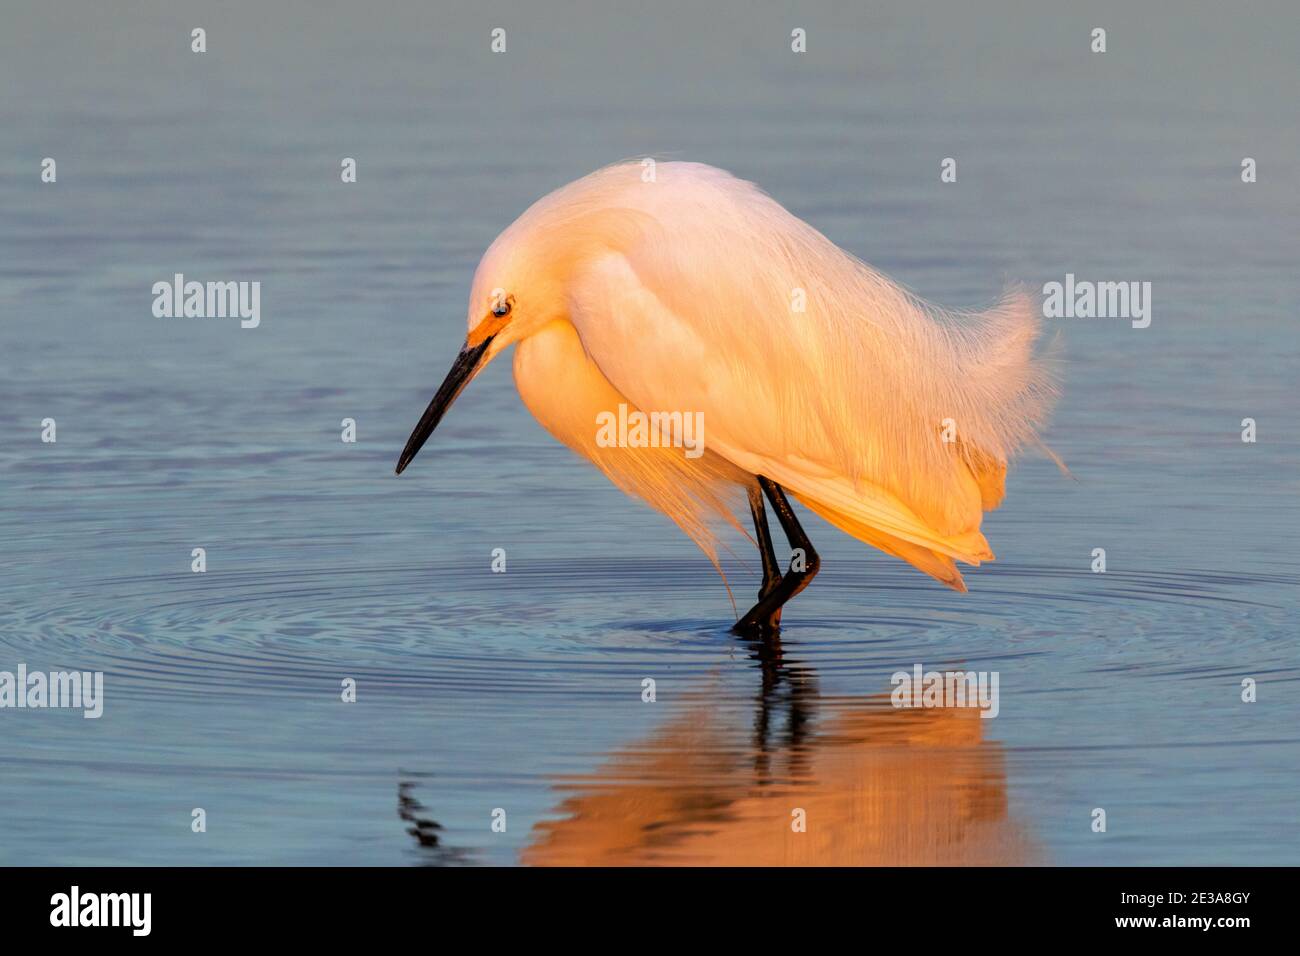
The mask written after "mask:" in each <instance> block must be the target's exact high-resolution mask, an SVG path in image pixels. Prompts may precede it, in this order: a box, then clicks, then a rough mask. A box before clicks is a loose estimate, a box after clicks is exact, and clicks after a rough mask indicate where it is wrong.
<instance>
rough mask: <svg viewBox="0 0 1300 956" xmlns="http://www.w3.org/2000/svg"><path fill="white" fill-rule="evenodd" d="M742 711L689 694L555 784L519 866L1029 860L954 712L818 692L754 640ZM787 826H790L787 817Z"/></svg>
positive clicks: (966, 713) (976, 733) (969, 725)
mask: <svg viewBox="0 0 1300 956" xmlns="http://www.w3.org/2000/svg"><path fill="white" fill-rule="evenodd" d="M750 651H751V655H750V656H751V658H752V659H753V660H755V661H756V662H757V664H758V669H759V671H760V673H761V690H760V692H759V694H758V695H757V699H756V702H755V705H754V707H753V710H752V717H751V713H750V709H749V708H748V707H741V708H738V707H736V706H735V703H734V702H732V703H731V704H729V703H728V702H727V701H726V699H725V698H720V697H719V696H717V695H712V696H711V695H709V694H708V692H707V691H702V692H701V693H699V694H698V695H696V697H695V698H694V699H692V700H691V701H690V702H689V703H688V704H687V705H686V706H685V707H684V709H683V710H682V711H681V712H680V713H678V714H677V715H676V716H675V717H674V718H672V719H671V720H670V721H669V722H668V723H667V724H666V725H665V726H663V727H662V728H661V729H660V730H658V731H657V732H656V733H654V734H653V735H652V736H651V737H650V738H649V739H647V740H646V741H644V742H643V743H641V744H639V745H635V746H633V747H630V748H628V749H626V750H623V751H620V752H617V753H615V754H614V755H612V756H611V758H610V759H609V760H608V762H607V763H606V764H605V765H604V766H602V767H601V768H599V769H598V770H597V771H596V772H595V773H594V774H592V775H590V776H584V777H578V778H566V779H565V781H564V782H563V783H562V784H561V785H560V786H559V789H560V790H561V791H562V792H565V793H566V794H567V795H566V797H565V798H564V799H563V801H562V802H561V803H560V804H559V806H558V807H557V808H556V814H557V815H558V816H559V819H556V820H552V821H547V822H543V823H540V824H538V825H537V827H536V828H535V829H534V831H533V834H532V840H531V844H530V846H529V847H528V848H527V849H526V850H525V851H524V854H523V858H522V859H523V862H524V863H527V864H534V865H571V866H583V865H600V866H610V865H655V864H669V865H682V864H703V865H740V866H771V865H914V864H918V865H997V864H1024V863H1029V862H1033V861H1034V859H1035V854H1034V851H1033V848H1032V846H1031V845H1030V842H1029V840H1028V838H1027V837H1026V835H1025V833H1024V832H1023V830H1022V828H1021V827H1020V826H1018V825H1017V824H1016V823H1015V822H1014V821H1013V820H1012V819H1010V817H1009V815H1008V808H1007V797H1006V775H1005V769H1004V761H1003V756H1002V752H1001V749H1000V747H999V746H998V745H997V744H996V743H992V742H989V741H987V740H985V739H984V736H983V735H984V731H985V726H984V725H985V724H986V723H988V721H985V720H981V719H980V717H979V714H978V712H977V711H975V710H973V709H967V708H959V709H929V710H897V709H894V708H893V707H891V706H890V703H889V698H888V696H887V695H886V694H883V693H882V694H880V695H878V696H875V697H858V698H824V697H821V696H820V695H819V692H818V688H817V681H816V677H815V675H814V673H813V672H812V670H811V669H810V668H807V667H805V666H802V665H800V664H798V663H796V662H793V661H789V660H787V659H786V658H785V655H784V652H783V650H782V648H781V646H780V644H779V643H777V642H774V641H772V642H767V643H761V644H754V645H752V646H751V647H750ZM801 823H803V826H802V827H801V825H800V824H801Z"/></svg>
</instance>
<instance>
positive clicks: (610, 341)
mask: <svg viewBox="0 0 1300 956" xmlns="http://www.w3.org/2000/svg"><path fill="white" fill-rule="evenodd" d="M468 326H469V332H468V335H467V336H466V339H465V343H464V345H463V347H462V348H461V350H460V354H459V355H458V356H457V357H456V360H455V362H454V364H453V365H452V368H451V371H450V372H449V373H448V374H447V377H446V380H445V381H444V382H443V383H442V386H441V387H440V388H439V389H438V391H437V394H436V395H434V397H433V400H432V401H431V402H430V403H429V407H428V408H427V409H426V410H425V412H424V415H423V416H421V418H420V421H419V423H418V424H417V425H416V426H415V430H414V431H413V432H412V433H411V437H410V439H409V440H408V441H407V443H406V447H405V449H404V450H403V451H402V455H401V458H400V459H399V460H398V462H397V473H398V474H401V473H402V471H403V469H405V468H406V466H407V465H408V464H409V463H410V462H411V459H412V458H414V457H415V455H416V453H417V452H419V450H420V448H421V447H422V446H423V445H424V443H425V441H426V440H427V439H428V438H429V435H430V434H432V432H433V430H434V428H435V427H437V425H438V422H439V421H441V419H442V417H443V415H444V414H445V413H446V411H447V409H448V407H449V406H450V405H451V403H452V402H453V401H455V399H456V397H457V396H458V395H459V394H460V393H461V391H462V390H463V389H464V388H465V386H466V385H468V384H469V382H470V380H471V379H472V378H473V377H474V376H475V375H476V374H477V373H478V372H479V371H480V370H481V369H482V368H483V367H484V366H486V365H487V364H488V363H489V362H490V361H492V359H493V358H495V357H496V356H497V355H499V354H500V353H501V352H502V351H504V350H505V349H506V348H507V347H508V346H510V345H514V344H516V343H517V344H518V348H517V349H516V350H515V356H514V375H515V384H516V386H517V388H518V390H519V394H520V397H521V398H522V399H523V402H524V404H525V405H526V406H527V408H528V410H529V411H530V412H531V413H532V414H533V416H534V417H535V418H536V419H537V420H538V421H539V422H540V423H541V424H542V426H543V427H544V428H546V430H547V431H549V432H550V433H551V434H552V435H553V436H554V437H555V438H556V439H558V440H559V441H561V442H563V443H564V444H566V445H568V446H569V447H570V448H572V449H573V450H574V451H576V452H577V453H578V454H580V455H582V456H584V457H586V458H589V459H590V460H591V461H592V462H593V463H595V464H596V465H597V467H599V468H600V469H601V470H602V471H603V472H604V473H605V475H606V476H607V477H608V478H609V479H610V480H611V481H612V482H613V483H614V484H616V485H617V486H618V487H620V488H622V489H623V490H624V491H625V492H627V493H629V494H631V495H634V496H637V497H640V498H643V499H645V500H646V501H647V502H648V503H649V504H650V505H651V506H652V507H654V508H656V509H658V510H660V511H662V512H663V513H665V514H666V515H667V516H668V517H670V518H671V519H672V520H673V521H675V522H676V523H677V524H678V526H679V527H680V528H681V529H682V530H683V531H684V532H685V533H686V534H687V535H689V536H690V537H691V538H692V539H693V540H694V541H695V542H696V544H698V545H699V546H700V548H701V549H702V550H703V551H704V552H705V554H707V555H708V556H709V558H710V560H712V561H713V563H714V565H715V566H718V556H717V541H718V538H717V532H718V530H720V528H721V527H723V526H724V525H731V526H733V527H736V528H742V525H741V521H740V520H739V519H738V518H737V515H740V516H741V517H743V516H744V508H745V503H746V502H747V503H748V506H749V507H748V510H749V517H750V518H751V519H752V520H753V522H754V529H755V541H756V543H757V544H758V547H759V553H760V556H761V558H762V566H763V583H762V586H761V588H760V590H759V597H758V601H757V603H756V604H755V605H754V606H753V608H751V609H750V611H749V612H748V613H747V614H745V615H744V616H743V617H742V618H741V619H740V620H739V621H738V622H737V623H736V626H735V630H736V631H737V632H738V633H745V634H751V635H752V634H763V633H765V632H769V631H773V630H775V629H776V628H777V627H778V626H779V623H780V615H781V609H782V607H783V605H784V604H785V603H786V602H787V601H789V600H790V599H791V598H792V597H794V596H795V595H796V594H798V593H799V592H800V591H801V590H803V588H804V587H805V586H807V584H808V582H809V581H810V580H811V579H812V577H813V576H814V575H815V574H816V573H817V570H818V567H819V564H820V561H819V558H818V556H817V552H816V551H815V550H814V549H813V546H812V543H811V542H810V541H809V540H808V536H807V534H806V533H805V532H804V530H803V528H802V527H801V526H800V524H799V521H798V519H797V518H796V516H795V512H794V509H793V508H792V507H791V504H790V501H789V499H788V498H787V496H786V492H787V491H789V492H790V494H791V495H792V496H793V497H794V498H795V499H796V500H797V501H799V502H801V503H802V504H803V505H804V506H806V507H807V508H809V509H810V510H811V511H813V512H814V513H816V514H818V515H820V516H821V517H822V518H824V519H825V520H826V521H828V522H829V523H830V524H832V525H834V526H835V527H837V528H839V529H840V530H841V531H844V532H846V533H848V534H850V535H852V536H853V537H855V538H858V539H859V540H861V541H863V542H865V543H867V544H870V545H872V546H874V547H876V548H879V549H880V550H881V551H884V552H886V553H888V554H891V555H893V556H895V557H898V558H901V559H902V560H904V561H906V562H908V563H909V564H912V565H913V566H915V567H916V568H918V569H920V570H921V571H924V572H925V573H926V574H929V575H931V576H932V577H934V578H936V579H937V580H939V581H941V582H943V583H944V584H946V585H948V586H949V587H951V588H954V589H956V590H959V591H964V590H965V589H966V588H965V584H964V583H963V581H962V577H961V574H960V572H959V571H958V570H957V567H956V564H955V563H954V562H955V561H962V562H964V563H966V564H970V565H978V564H979V563H980V562H981V561H989V560H992V559H993V552H992V551H991V550H990V549H989V545H988V542H987V541H986V540H985V539H984V536H983V534H981V532H980V522H981V519H982V517H983V512H984V511H987V510H990V509H992V508H995V507H997V506H998V504H999V503H1000V502H1001V500H1002V497H1003V493H1004V482H1005V478H1006V470H1007V462H1008V460H1009V458H1010V457H1011V455H1012V454H1013V453H1014V452H1015V451H1016V450H1017V449H1019V448H1020V447H1021V446H1023V445H1024V444H1026V443H1030V442H1035V443H1036V442H1038V432H1039V430H1040V428H1041V427H1042V425H1043V424H1044V422H1045V418H1046V415H1047V412H1048V411H1049V409H1050V406H1051V403H1052V400H1053V398H1054V386H1053V382H1052V377H1051V375H1050V374H1049V369H1048V363H1047V362H1045V361H1044V359H1043V358H1042V356H1041V355H1038V354H1036V350H1035V342H1036V340H1037V338H1038V332H1039V327H1038V318H1037V315H1036V313H1035V310H1034V309H1033V308H1032V306H1031V304H1030V300H1029V298H1028V296H1027V295H1025V294H1024V293H1017V292H1012V293H1010V294H1008V295H1007V296H1006V297H1005V298H1004V299H1003V301H1002V302H1001V303H1000V304H999V305H998V306H997V307H995V308H994V309H992V310H990V311H988V312H984V313H981V314H964V313H963V314H958V313H953V312H946V311H943V310H940V309H937V308H935V307H933V306H930V305H927V304H926V303H924V302H922V301H921V300H919V299H917V298H916V297H914V296H912V295H911V294H910V293H908V292H907V291H906V290H904V289H903V288H901V287H900V286H898V285H896V284H895V283H893V282H892V281H890V280H889V279H887V278H886V277H885V276H883V275H881V274H880V273H878V272H876V271H875V270H873V269H872V268H871V267H869V266H867V265H866V264H864V263H863V262H861V261H860V260H858V259H855V258H854V257H853V256H851V255H849V254H848V253H846V252H844V251H842V250H841V249H840V248H839V247H837V246H836V245H835V244H834V243H832V242H831V241H830V240H829V239H827V238H826V237H825V236H823V235H822V234H821V233H820V232H818V231H817V230H816V229H814V228H813V227H812V226H810V225H808V224H807V223H805V222H803V221H802V220H800V219H798V218H796V217H795V216H793V215H792V214H791V213H790V212H788V211H787V210H786V209H785V208H784V207H782V206H781V205H779V204H778V203H777V202H776V201H775V200H773V199H772V198H770V197H769V196H768V195H766V194H765V193H763V192H762V191H761V190H760V189H758V187H756V186H755V185H753V184H752V183H748V182H745V181H743V180H740V179H737V178H735V177H734V176H732V175H731V174H730V173H727V172H725V171H723V170H720V169H716V168H713V167H711V166H705V165H701V164H698V163H678V162H672V163H659V164H657V166H656V165H649V164H647V163H643V162H628V163H621V164H617V165H614V166H610V167H606V168H605V169H601V170H598V171H597V172H595V173H592V174H591V175H589V176H586V177H584V178H582V179H579V180H577V181H576V182H573V183H570V184H569V185H567V186H564V187H562V188H561V189H558V190H556V191H555V192H553V193H551V194H550V195H548V196H546V197H544V198H543V199H541V200H539V201H538V202H536V203H534V204H533V205H532V206H531V207H530V208H529V209H528V210H527V211H525V212H524V214H523V215H522V216H520V217H519V218H518V219H517V220H516V221H515V222H514V223H513V224H511V225H510V226H509V227H508V228H507V229H506V230H505V231H504V232H502V233H501V235H500V236H498V237H497V239H496V241H494V242H493V243H492V245H491V246H490V247H489V248H488V250H487V252H486V253H485V254H484V256H483V259H482V261H481V262H480V263H479V266H478V270H477V271H476V273H475V275H474V282H473V288H472V290H471V293H470V299H469V313H468ZM622 406H626V407H627V408H631V409H634V410H637V411H639V412H642V413H645V414H647V415H651V416H656V417H657V420H658V425H659V431H660V432H663V433H664V434H659V433H654V434H650V435H647V434H646V430H645V429H644V428H643V429H640V430H636V429H632V430H630V431H629V430H628V429H624V428H622V427H620V429H619V438H620V440H618V441H613V442H611V441H610V440H609V437H610V430H609V429H608V428H605V427H603V426H602V425H601V422H602V421H604V422H606V423H608V421H609V420H610V416H611V415H613V414H614V413H616V412H618V413H619V415H620V420H623V419H625V418H626V416H625V415H624V414H623V412H622V411H620V410H621V409H622ZM656 413H658V414H657V415H656ZM673 416H677V417H676V418H674V417H673ZM692 416H698V418H699V420H700V422H701V424H702V425H703V426H705V428H704V432H703V453H702V454H701V453H699V449H698V448H697V449H695V451H694V453H688V452H690V449H686V450H685V451H684V450H683V448H681V447H673V446H674V441H673V440H672V438H673V436H671V435H669V434H667V432H669V431H671V430H672V429H671V428H670V427H668V426H669V425H670V424H671V423H677V422H680V421H682V420H686V419H690V418H691V417H692ZM652 431H653V429H652ZM627 435H630V436H631V439H635V440H629V439H628V438H626V437H625V436H627ZM697 437H698V436H697ZM660 438H662V439H663V440H659V439H660ZM677 444H678V445H680V442H678V443H677ZM764 497H766V498H767V501H768V502H770V504H771V505H772V508H773V509H774V511H775V512H776V517H777V520H778V522H779V523H780V525H781V528H782V530H783V531H784V533H785V536H786V538H787V539H788V541H789V544H790V547H791V549H792V550H791V561H790V565H789V568H788V570H786V571H785V572H784V573H782V571H781V569H780V564H779V563H778V561H777V557H776V551H775V548H774V546H773V544H772V539H771V535H770V533H769V531H768V525H767V516H766V509H765V507H764V501H763V499H764ZM742 530H743V529H742Z"/></svg>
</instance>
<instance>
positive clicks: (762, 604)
mask: <svg viewBox="0 0 1300 956" xmlns="http://www.w3.org/2000/svg"><path fill="white" fill-rule="evenodd" d="M758 485H759V487H760V488H761V489H762V490H763V493H764V494H766V495H767V500H768V501H770V502H771V503H772V510H773V511H775V512H776V520H777V521H779V522H781V529H782V530H783V531H784V532H785V536H786V540H787V541H789V543H790V548H791V549H792V550H799V551H802V552H803V560H802V562H800V561H798V560H797V559H795V560H792V561H791V562H790V570H789V571H787V572H786V573H785V575H783V576H782V578H781V580H780V581H778V582H777V584H776V587H775V588H773V589H772V590H771V592H770V593H768V594H767V595H766V596H763V597H760V598H759V600H758V603H757V604H755V605H754V606H753V607H752V608H750V609H749V613H748V614H746V615H745V616H744V617H742V618H741V619H740V620H739V621H737V622H736V625H735V627H733V628H732V629H731V630H732V631H733V632H734V633H736V634H745V635H750V636H754V635H759V636H761V635H763V634H765V633H770V632H774V631H776V630H777V629H778V628H779V627H780V626H781V608H782V607H783V606H784V605H785V602H786V601H788V600H790V599H791V598H792V597H794V596H795V595H796V594H798V593H799V592H800V591H802V590H803V589H804V588H806V587H807V586H808V582H810V581H811V580H812V579H813V577H814V576H815V575H816V574H817V571H818V569H819V568H820V567H821V558H819V557H818V555H817V552H816V551H815V550H814V549H813V546H812V542H811V541H809V540H808V535H806V534H805V533H804V530H803V528H802V527H800V525H799V519H798V518H796V517H795V515H794V509H793V508H791V507H790V502H789V500H788V499H787V498H786V496H785V492H784V491H782V490H781V486H780V485H778V484H777V483H776V482H774V481H770V480H768V479H767V478H764V477H763V476H762V475H759V476H758ZM751 504H752V499H751ZM798 565H802V566H801V567H800V566H798ZM765 577H766V575H765Z"/></svg>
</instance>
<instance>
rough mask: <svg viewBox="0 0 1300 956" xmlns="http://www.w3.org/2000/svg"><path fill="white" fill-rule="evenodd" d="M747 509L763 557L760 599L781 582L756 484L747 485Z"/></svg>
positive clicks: (779, 567)
mask: <svg viewBox="0 0 1300 956" xmlns="http://www.w3.org/2000/svg"><path fill="white" fill-rule="evenodd" d="M749 511H750V514H752V515H753V516H754V534H755V535H756V536H757V538H758V553H759V554H760V555H761V556H762V559H763V584H762V587H760V588H759V589H758V599H759V600H760V601H761V600H763V598H765V597H767V596H768V595H769V594H771V593H772V592H773V591H774V590H775V589H776V586H777V585H778V584H780V583H781V565H780V563H778V562H777V560H776V549H775V548H774V547H772V534H771V532H770V531H768V528H767V511H766V509H764V507H763V489H762V488H760V487H759V486H758V485H757V484H753V485H750V486H749ZM778 613H779V612H778Z"/></svg>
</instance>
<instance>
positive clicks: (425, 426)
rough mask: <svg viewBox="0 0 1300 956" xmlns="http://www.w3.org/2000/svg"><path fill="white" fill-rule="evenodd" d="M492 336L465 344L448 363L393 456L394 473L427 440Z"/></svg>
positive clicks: (478, 361)
mask: <svg viewBox="0 0 1300 956" xmlns="http://www.w3.org/2000/svg"><path fill="white" fill-rule="evenodd" d="M492 339H493V336H488V337H487V338H486V339H484V340H483V341H482V342H480V343H479V344H478V345H476V346H474V347H473V348H470V347H469V346H468V345H467V346H465V347H464V348H462V349H461V350H460V354H459V355H457V356H456V361H455V362H454V363H452V366H451V371H450V372H448V373H447V377H446V378H445V379H443V382H442V386H441V387H440V388H439V389H438V394H437V395H435V396H433V401H431V402H430V403H429V407H428V408H426V409H425V410H424V414H423V415H421V416H420V421H419V423H418V424H416V426H415V431H413V432H411V437H410V438H408V439H407V440H406V447H405V448H403V449H402V457H401V458H399V459H397V473H398V474H399V475H400V474H401V473H402V472H403V471H405V470H406V466H407V465H409V464H410V463H411V459H412V458H414V457H415V456H416V455H417V454H419V451H420V449H421V448H423V447H424V443H425V442H426V441H428V440H429V436H430V435H432V434H433V430H434V429H435V428H437V427H438V422H440V421H442V416H443V415H445V414H447V409H449V408H451V403H452V402H454V401H455V400H456V396H457V395H459V394H460V393H461V392H462V391H464V389H465V386H466V385H468V384H469V380H470V379H471V378H473V377H474V373H475V372H477V371H478V367H479V365H480V364H481V363H482V362H483V355H484V353H485V352H487V348H488V346H489V345H491V344H492Z"/></svg>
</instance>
